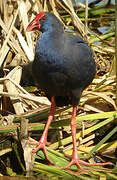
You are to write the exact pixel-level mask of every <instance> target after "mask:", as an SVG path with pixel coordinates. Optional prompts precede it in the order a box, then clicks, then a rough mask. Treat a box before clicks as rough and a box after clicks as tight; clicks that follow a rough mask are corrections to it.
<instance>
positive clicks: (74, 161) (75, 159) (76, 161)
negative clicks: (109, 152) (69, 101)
mask: <svg viewBox="0 0 117 180" xmlns="http://www.w3.org/2000/svg"><path fill="white" fill-rule="evenodd" d="M76 111H77V107H76V106H75V107H73V112H72V119H71V131H72V140H73V153H72V160H71V162H70V163H69V164H68V165H67V166H66V168H65V169H69V168H70V167H71V166H72V165H73V164H75V165H76V166H77V167H78V168H80V169H83V168H82V167H81V165H80V164H83V165H85V166H105V165H112V163H111V162H107V163H88V162H85V161H83V160H80V159H79V157H78V152H77V142H76Z"/></svg>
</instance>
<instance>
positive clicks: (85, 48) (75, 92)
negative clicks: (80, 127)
mask: <svg viewBox="0 0 117 180" xmlns="http://www.w3.org/2000/svg"><path fill="white" fill-rule="evenodd" d="M35 30H38V31H40V32H41V35H40V38H39V40H38V41H37V44H36V48H35V57H34V61H33V65H32V72H33V76H34V78H35V80H36V82H37V83H38V85H39V87H40V88H41V90H42V91H44V92H45V95H46V96H47V98H48V99H49V100H50V101H51V107H50V113H49V115H48V120H47V123H46V126H45V129H44V131H43V134H42V136H41V138H40V140H39V141H38V142H30V144H32V145H36V148H35V149H33V150H32V152H34V153H36V152H37V151H39V150H40V149H42V150H43V152H44V154H45V157H46V159H47V160H48V161H49V162H50V163H51V164H52V161H51V160H50V158H49V156H48V154H47V150H46V145H49V142H48V141H47V134H48V129H49V126H50V124H51V122H52V120H53V118H54V113H55V109H56V107H63V106H68V105H72V107H73V110H72V117H71V121H70V124H71V134H72V142H73V153H72V157H71V161H70V162H69V164H68V165H67V166H66V167H65V169H70V167H71V166H72V165H73V164H75V165H76V166H77V167H78V168H79V169H82V168H83V167H82V165H84V166H95V165H96V166H104V165H111V162H105V163H88V162H85V161H83V160H81V159H80V158H79V156H78V152H77V141H76V113H77V107H78V104H79V101H80V98H81V95H82V92H83V90H84V89H85V88H87V87H88V86H89V85H90V84H91V82H92V80H93V79H94V77H95V74H96V64H95V60H94V57H93V53H92V51H91V49H90V47H89V45H88V43H87V42H85V41H84V40H83V39H82V38H81V37H79V36H77V35H72V34H70V33H66V32H65V31H64V27H63V24H62V22H61V21H60V20H59V19H58V18H57V17H56V16H55V15H54V14H53V13H50V12H44V11H43V12H40V13H39V14H37V16H36V17H35V18H34V19H33V20H32V21H31V22H30V24H29V25H28V26H27V29H26V31H27V32H31V31H35Z"/></svg>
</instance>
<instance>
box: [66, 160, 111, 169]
mask: <svg viewBox="0 0 117 180" xmlns="http://www.w3.org/2000/svg"><path fill="white" fill-rule="evenodd" d="M73 164H74V165H76V166H77V167H78V168H80V169H81V170H82V169H83V167H82V166H81V164H82V165H84V166H106V165H112V163H111V162H107V163H88V162H85V161H83V160H80V159H72V160H71V162H70V163H69V164H68V165H67V166H66V167H65V169H69V168H70V167H71V166H72V165H73Z"/></svg>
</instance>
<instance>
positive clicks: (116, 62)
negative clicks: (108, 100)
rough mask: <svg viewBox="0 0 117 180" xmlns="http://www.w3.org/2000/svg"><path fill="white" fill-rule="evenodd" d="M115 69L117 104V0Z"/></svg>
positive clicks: (116, 9) (116, 6)
mask: <svg viewBox="0 0 117 180" xmlns="http://www.w3.org/2000/svg"><path fill="white" fill-rule="evenodd" d="M115 69H116V80H115V81H116V105H117V0H116V1H115Z"/></svg>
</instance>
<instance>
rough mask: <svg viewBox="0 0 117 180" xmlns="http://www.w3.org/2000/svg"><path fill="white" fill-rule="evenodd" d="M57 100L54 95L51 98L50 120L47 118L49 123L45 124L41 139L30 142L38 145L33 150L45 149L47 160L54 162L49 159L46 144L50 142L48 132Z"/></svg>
mask: <svg viewBox="0 0 117 180" xmlns="http://www.w3.org/2000/svg"><path fill="white" fill-rule="evenodd" d="M55 107H56V105H55V100H54V97H52V98H51V108H50V114H49V116H48V120H47V123H46V126H45V129H44V132H43V134H42V136H41V139H40V140H39V142H29V143H30V144H32V145H37V147H36V148H35V149H33V150H32V152H34V153H35V152H37V151H39V150H40V149H43V151H44V154H45V157H46V158H47V160H48V161H49V162H50V163H51V164H52V161H51V160H50V159H49V157H48V154H47V151H46V146H45V145H46V144H49V143H48V142H47V134H48V129H49V126H50V124H51V122H52V120H53V117H54V112H55Z"/></svg>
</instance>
